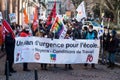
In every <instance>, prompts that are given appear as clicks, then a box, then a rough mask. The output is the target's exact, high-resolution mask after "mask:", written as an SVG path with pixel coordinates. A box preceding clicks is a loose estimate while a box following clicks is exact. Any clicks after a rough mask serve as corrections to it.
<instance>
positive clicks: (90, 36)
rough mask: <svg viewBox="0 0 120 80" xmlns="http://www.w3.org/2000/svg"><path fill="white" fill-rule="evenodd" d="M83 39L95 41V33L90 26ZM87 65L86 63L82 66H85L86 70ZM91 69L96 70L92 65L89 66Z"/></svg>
mask: <svg viewBox="0 0 120 80" xmlns="http://www.w3.org/2000/svg"><path fill="white" fill-rule="evenodd" d="M85 39H90V40H94V39H97V35H96V33H95V32H94V30H93V26H92V25H89V28H88V32H87V33H86V37H85ZM87 65H88V64H87V63H86V64H84V66H85V67H86V68H87ZM91 68H93V69H96V68H95V64H92V65H91Z"/></svg>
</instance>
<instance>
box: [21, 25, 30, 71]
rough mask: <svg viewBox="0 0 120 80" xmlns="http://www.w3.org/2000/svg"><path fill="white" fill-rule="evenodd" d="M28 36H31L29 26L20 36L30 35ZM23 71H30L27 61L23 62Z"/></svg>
mask: <svg viewBox="0 0 120 80" xmlns="http://www.w3.org/2000/svg"><path fill="white" fill-rule="evenodd" d="M28 36H30V33H29V27H28V26H25V28H24V29H23V30H22V31H21V33H20V37H28ZM23 71H30V70H29V69H28V64H27V63H23Z"/></svg>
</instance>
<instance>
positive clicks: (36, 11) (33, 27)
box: [32, 7, 38, 31]
mask: <svg viewBox="0 0 120 80" xmlns="http://www.w3.org/2000/svg"><path fill="white" fill-rule="evenodd" d="M37 20H38V10H37V7H35V12H34V20H33V25H32V30H33V31H35V30H36V29H37V28H38V23H37Z"/></svg>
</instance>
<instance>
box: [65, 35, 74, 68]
mask: <svg viewBox="0 0 120 80" xmlns="http://www.w3.org/2000/svg"><path fill="white" fill-rule="evenodd" d="M65 39H70V34H66V36H65ZM67 69H69V70H73V68H72V66H71V64H65V70H67Z"/></svg>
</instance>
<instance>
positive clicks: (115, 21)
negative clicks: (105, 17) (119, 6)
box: [113, 10, 118, 25]
mask: <svg viewBox="0 0 120 80" xmlns="http://www.w3.org/2000/svg"><path fill="white" fill-rule="evenodd" d="M113 14H114V23H115V25H118V11H117V10H116V11H113Z"/></svg>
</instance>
